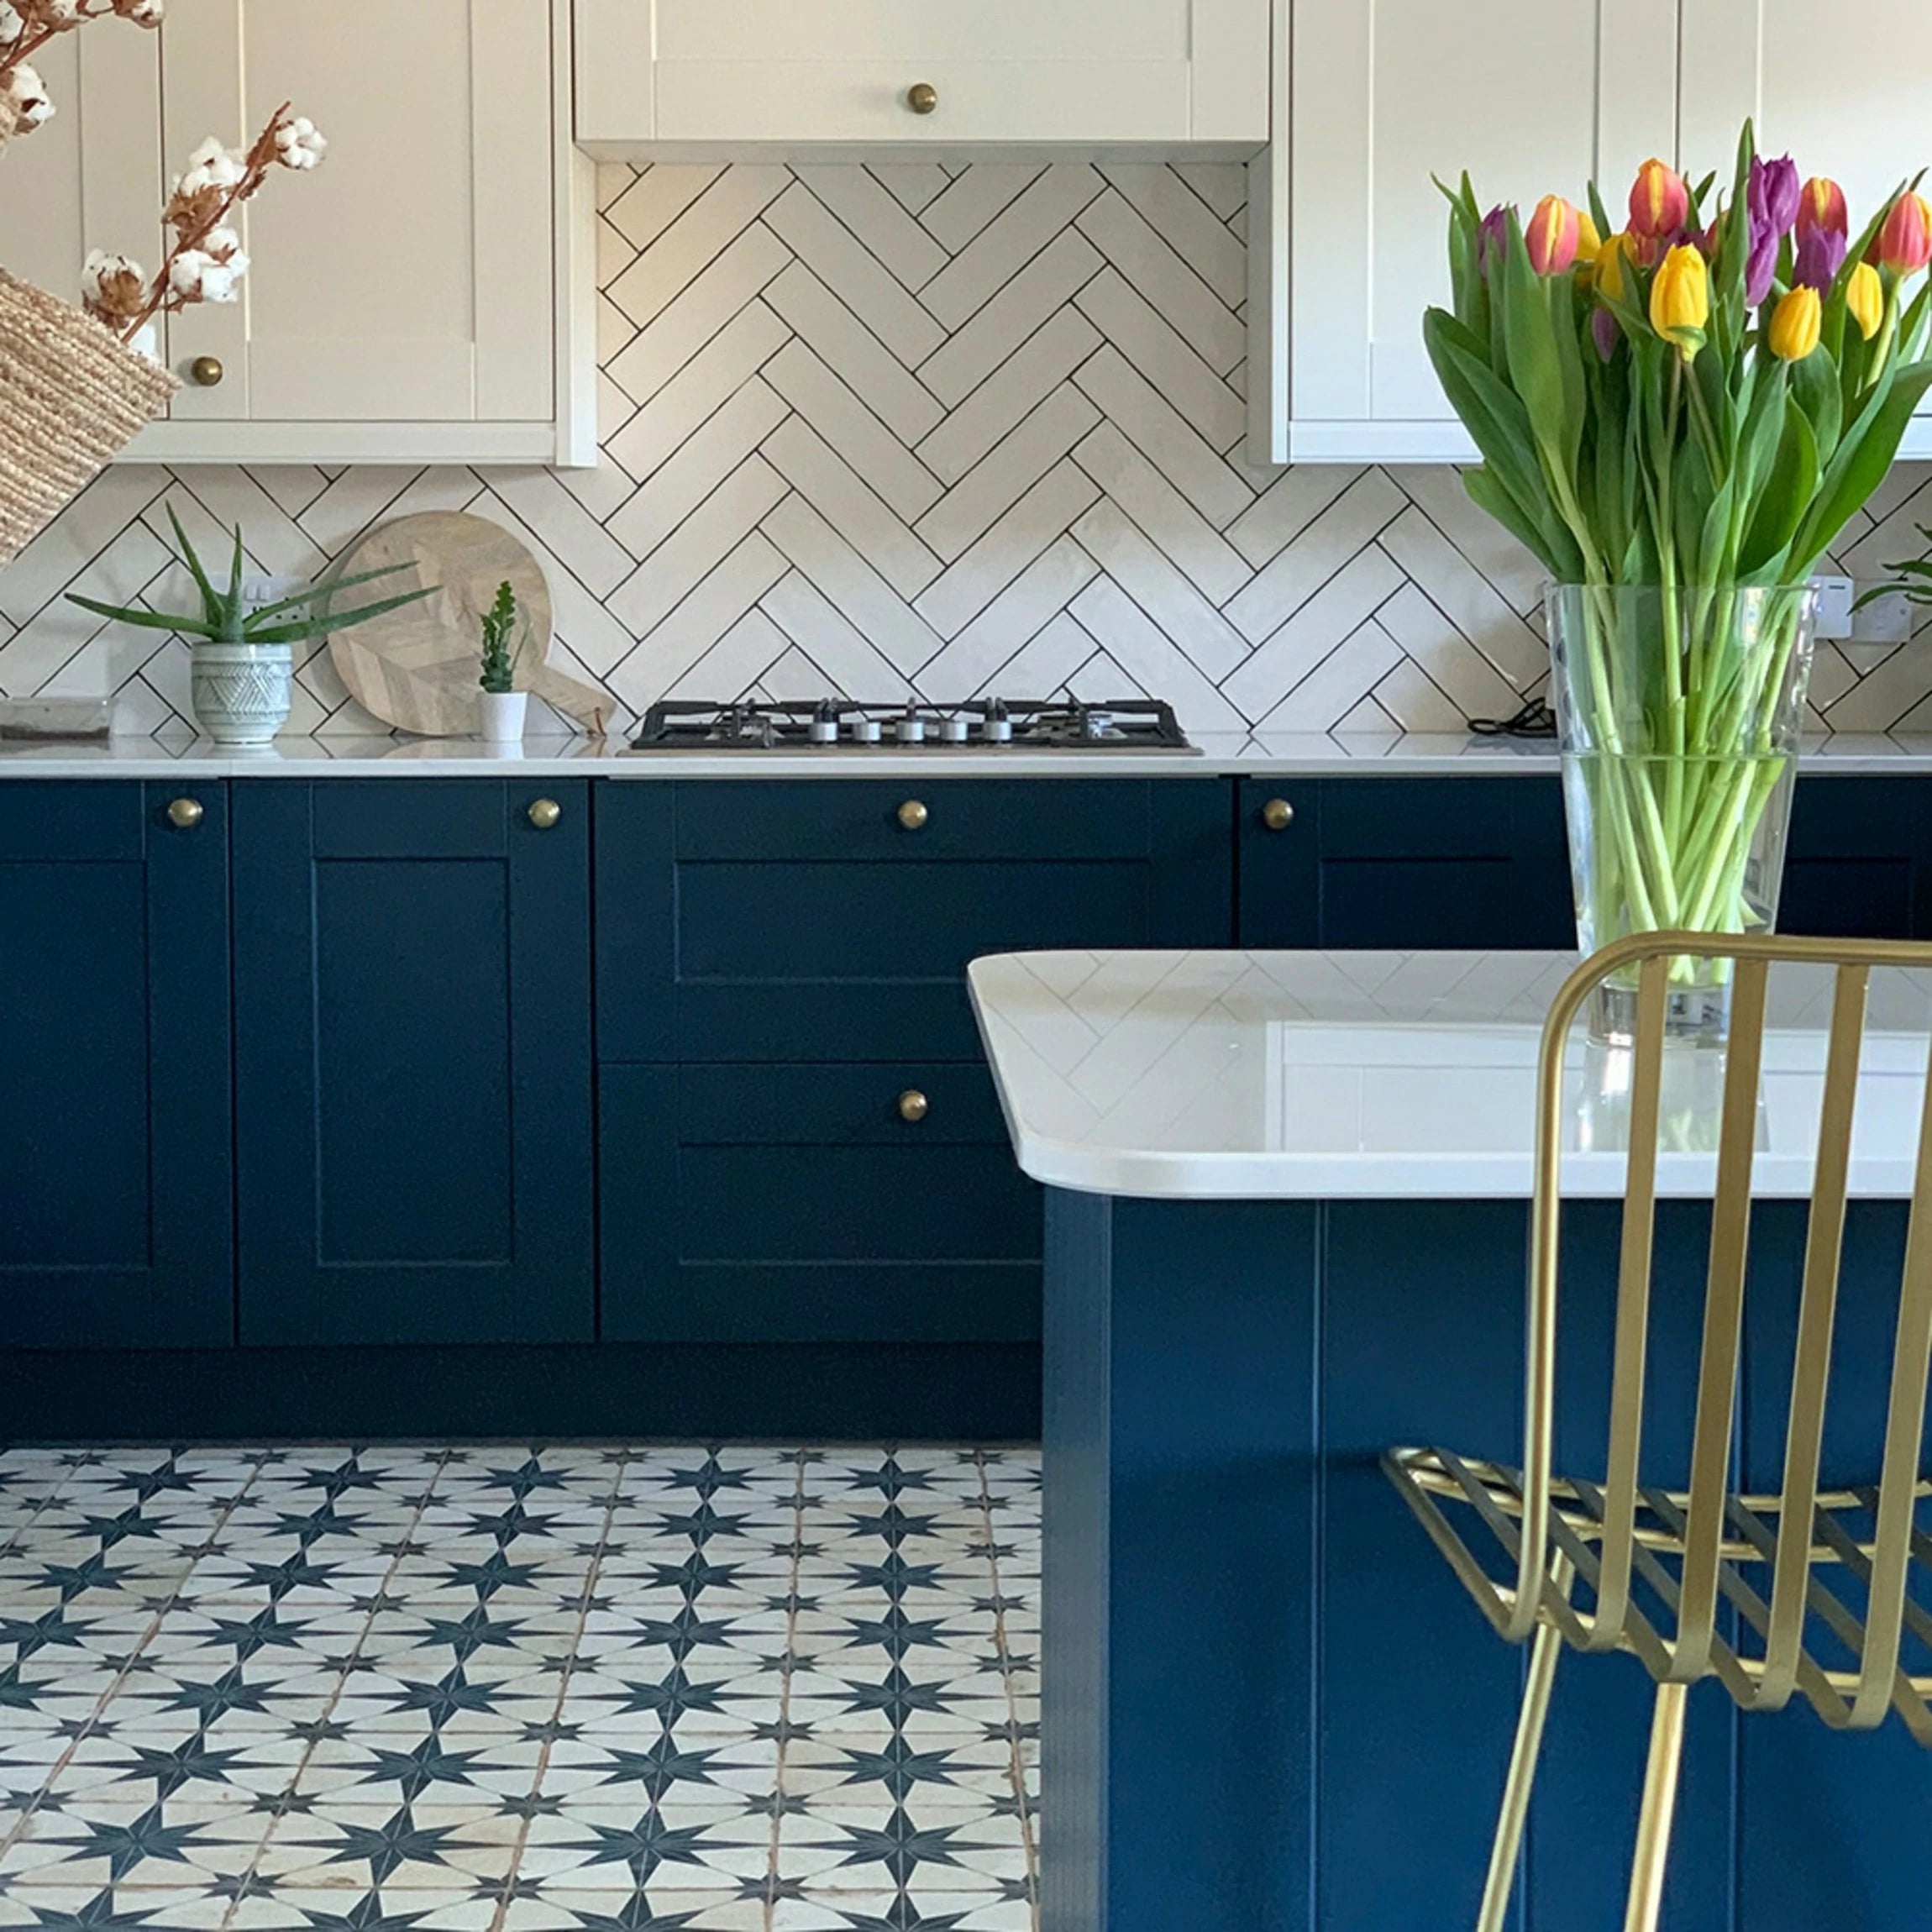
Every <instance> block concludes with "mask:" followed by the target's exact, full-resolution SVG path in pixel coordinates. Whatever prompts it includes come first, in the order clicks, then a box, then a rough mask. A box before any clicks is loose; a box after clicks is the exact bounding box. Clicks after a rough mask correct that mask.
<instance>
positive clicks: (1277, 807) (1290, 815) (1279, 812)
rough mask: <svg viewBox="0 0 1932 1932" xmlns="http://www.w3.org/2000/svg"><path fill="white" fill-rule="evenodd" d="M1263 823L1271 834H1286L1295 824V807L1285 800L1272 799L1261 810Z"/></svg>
mask: <svg viewBox="0 0 1932 1932" xmlns="http://www.w3.org/2000/svg"><path fill="white" fill-rule="evenodd" d="M1261 822H1262V823H1263V825H1265V826H1266V827H1268V830H1269V831H1270V832H1286V831H1287V830H1288V828H1289V826H1291V825H1293V824H1294V806H1292V805H1290V804H1289V802H1288V801H1287V800H1286V799H1285V798H1271V799H1270V800H1269V801H1268V803H1267V804H1266V805H1264V806H1263V807H1262V808H1261Z"/></svg>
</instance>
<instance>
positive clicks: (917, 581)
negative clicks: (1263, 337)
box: [0, 164, 1932, 737]
mask: <svg viewBox="0 0 1932 1932" xmlns="http://www.w3.org/2000/svg"><path fill="white" fill-rule="evenodd" d="M598 199H599V204H600V207H601V218H600V221H599V227H598V236H599V242H600V246H601V260H600V263H599V272H598V277H597V279H598V283H599V286H600V288H601V293H600V295H599V297H598V317H599V334H600V344H599V361H600V363H601V371H602V374H601V391H600V393H601V436H602V442H603V459H602V461H601V465H600V466H599V467H598V468H597V469H596V470H589V471H577V472H571V471H556V472H553V471H550V470H543V469H497V468H478V469H466V468H430V469H425V470H409V469H397V468H390V467H378V466H358V467H355V468H351V469H347V470H343V469H332V468H326V467H323V468H318V467H308V466H292V467H272V468H254V469H239V468H192V469H189V468H184V469H182V470H180V471H179V472H178V473H176V472H170V471H168V470H163V469H159V468H152V467H136V466H131V465H129V466H121V467H118V468H116V469H114V470H110V471H109V472H108V474H107V475H105V476H103V477H102V479H101V480H99V481H98V482H97V483H96V484H95V485H94V486H92V488H91V489H90V490H89V491H87V493H86V495H85V496H82V497H81V499H80V500H79V501H77V502H76V503H75V504H74V505H73V506H72V507H71V508H70V509H69V510H68V511H67V512H66V513H65V514H64V515H63V516H62V517H61V518H60V520H59V522H57V523H55V525H54V527H53V528H50V530H48V531H47V532H46V533H45V534H43V536H42V537H41V538H39V540H38V541H37V542H36V543H34V544H33V545H32V546H31V547H30V548H29V549H28V550H27V551H26V552H25V553H24V554H23V555H22V556H21V557H20V558H19V559H18V560H17V561H16V562H15V563H14V564H13V565H12V566H11V567H10V568H8V570H5V571H4V572H0V692H3V693H4V694H6V695H8V696H26V695H29V694H33V693H36V692H41V691H50V690H58V691H72V692H85V693H89V694H98V693H101V692H103V691H118V692H120V693H121V694H122V696H123V711H122V717H121V724H122V727H123V729H130V728H131V729H135V730H152V731H158V732H162V733H163V734H164V735H166V736H170V737H173V736H177V735H181V734H185V733H186V732H187V731H188V730H189V729H190V727H189V726H188V724H187V722H186V720H187V718H188V717H189V707H188V668H187V654H186V648H185V647H184V646H183V645H182V644H181V643H180V642H179V640H176V639H173V638H163V639H162V640H161V642H160V644H159V646H158V647H157V645H156V643H155V633H147V632H135V631H131V630H129V629H128V628H127V627H122V626H114V625H108V626H106V627H102V626H101V625H99V624H98V623H97V622H96V620H94V619H93V618H92V617H87V615H86V614H85V613H83V612H81V611H79V610H77V609H76V608H75V607H74V606H72V605H70V604H68V603H66V602H65V601H64V598H63V593H64V592H66V591H69V590H85V591H88V592H91V593H92V595H94V596H97V597H107V598H111V599H114V600H118V601H133V600H136V599H139V600H144V601H147V602H148V603H150V604H151V605H153V606H155V607H157V608H169V607H181V599H182V596H183V594H184V591H186V585H185V584H184V583H182V582H179V581H176V573H175V571H174V568H173V566H171V564H170V563H169V560H168V557H167V554H166V552H165V549H163V546H162V543H161V535H162V533H164V532H165V529H166V528H167V526H166V519H165V512H164V505H165V503H167V502H172V503H173V504H174V505H175V506H176V509H177V510H178V511H179V512H181V516H182V518H183V521H184V522H186V523H187V525H188V526H189V528H190V529H191V531H192V533H193V534H194V535H195V537H196V539H197V543H200V542H202V541H203V540H204V539H205V540H206V541H207V543H209V544H210V545H218V543H220V540H221V538H220V533H219V529H218V526H221V525H226V524H233V523H234V522H237V521H239V522H241V523H242V524H243V526H244V529H245V531H246V534H247V538H248V544H249V551H250V553H251V554H252V556H253V558H254V560H255V563H256V564H257V565H258V566H259V567H260V568H261V569H263V570H270V571H276V572H285V573H292V574H298V575H312V574H313V573H314V572H316V571H318V570H320V569H321V568H322V567H323V565H324V564H326V563H327V562H328V559H331V558H332V557H333V556H335V555H336V554H339V552H340V551H341V550H342V549H344V546H345V545H347V544H348V543H350V542H351V541H352V540H353V539H354V538H356V537H357V536H358V535H359V534H360V533H361V532H362V531H364V530H365V528H368V527H369V526H370V524H372V523H375V522H381V521H384V520H386V519H387V518H389V517H394V516H399V515H402V514H403V513H405V512H409V511H412V510H422V509H431V508H436V509H458V508H461V509H468V510H471V511H474V512H477V513H478V514H480V515H482V516H486V517H492V518H494V519H496V521H498V522H501V523H504V524H506V525H507V526H508V527H509V528H512V530H515V531H516V532H517V533H518V534H519V535H521V536H522V538H524V539H525V540H526V541H527V542H528V543H530V544H531V545H532V546H533V548H534V549H536V550H537V552H538V554H539V555H540V556H541V557H542V558H543V560H544V564H545V568H546V570H547V571H548V574H549V580H550V585H551V590H552V592H553V596H554V602H555V606H556V635H557V640H558V641H557V643H556V645H555V646H554V650H553V655H554V658H555V659H556V660H557V661H558V662H559V663H561V664H565V665H566V666H570V664H571V661H572V660H575V668H576V669H580V671H581V672H582V674H583V675H585V676H586V677H588V678H590V679H591V680H594V681H596V682H598V683H601V684H602V685H605V686H606V688H607V689H608V690H610V691H611V692H612V695H613V696H615V697H616V699H617V701H618V704H617V716H618V718H619V720H620V722H625V723H627V722H629V721H630V720H631V719H632V718H633V717H635V715H636V714H638V712H640V711H642V710H643V707H644V706H646V705H647V704H648V703H649V702H651V701H652V700H654V699H655V698H657V697H659V696H665V695H667V694H669V695H675V696H699V697H705V698H717V699H724V698H732V697H737V696H742V695H744V694H746V693H762V694H764V695H766V696H790V697H796V696H816V695H817V694H818V693H820V692H822V691H824V690H837V691H839V692H842V693H843V694H845V695H847V696H853V697H857V698H864V699H870V700H874V701H895V700H899V699H902V698H905V697H908V696H913V695H917V696H921V697H924V698H927V699H930V700H932V701H935V702H940V703H943V702H946V701H952V700H958V699H961V698H965V697H968V696H972V695H973V694H974V693H977V692H981V691H986V690H1000V691H1001V692H1003V693H1005V694H1006V695H1008V696H1051V695H1054V694H1057V693H1059V692H1062V691H1071V692H1073V693H1074V694H1076V695H1078V696H1087V697H1113V696H1124V695H1127V694H1130V693H1131V692H1134V691H1144V692H1147V693H1149V694H1151V695H1155V696H1164V697H1168V698H1169V699H1171V700H1172V701H1173V702H1174V704H1175V706H1176V707H1177V709H1178V710H1179V713H1180V716H1181V718H1182V720H1183V722H1184V723H1185V724H1186V725H1187V726H1189V727H1190V728H1191V729H1193V730H1194V731H1196V732H1203V731H1218V730H1227V729H1235V728H1240V727H1245V726H1249V725H1265V726H1267V727H1269V728H1271V729H1288V730H1313V731H1341V732H1347V731H1353V730H1375V731H1387V730H1389V729H1391V728H1394V727H1401V728H1405V729H1409V730H1416V731H1431V730H1444V729H1454V728H1456V727H1458V726H1459V725H1460V724H1461V723H1462V721H1463V720H1464V719H1465V718H1467V717H1471V716H1478V717H1493V716H1496V715H1499V714H1506V713H1508V712H1509V711H1514V710H1515V708H1516V706H1518V705H1519V704H1520V702H1521V701H1522V698H1523V697H1524V696H1525V695H1527V694H1529V693H1530V692H1532V691H1534V690H1537V689H1539V688H1540V687H1541V683H1542V681H1543V679H1544V676H1545V674H1546V654H1545V650H1544V646H1543V643H1542V640H1541V633H1540V618H1539V616H1538V613H1537V607H1536V606H1537V602H1538V596H1539V582H1538V573H1537V570H1536V566H1535V565H1534V564H1533V563H1532V562H1531V561H1530V559H1529V558H1528V557H1527V556H1526V555H1525V554H1523V553H1522V552H1521V551H1520V550H1519V549H1516V548H1515V545H1514V544H1513V543H1511V542H1510V541H1509V539H1508V538H1505V537H1504V535H1503V534H1502V533H1500V532H1499V530H1497V529H1496V528H1495V527H1494V525H1492V524H1491V523H1490V522H1488V520H1487V519H1486V518H1484V517H1482V516H1481V515H1479V514H1478V512H1476V511H1475V510H1474V509H1473V507H1471V505H1470V504H1469V502H1468V501H1467V498H1466V497H1465V496H1464V495H1463V493H1462V486H1461V485H1460V483H1459V481H1458V480H1457V476H1456V475H1455V473H1454V472H1453V471H1452V470H1446V469H1430V468H1415V469H1353V468H1347V467H1341V466H1301V467H1297V468H1294V469H1291V470H1257V469H1255V468H1253V467H1251V466H1250V465H1248V464H1247V462H1245V461H1244V459H1243V456H1242V440H1243V435H1244V432H1245V427H1246V425H1245V419H1244V405H1243V401H1242V379H1243V375H1244V374H1245V366H1246V365H1245V357H1246V351H1247V324H1246V281H1247V251H1246V247H1245V244H1244V241H1243V222H1244V217H1245V213H1246V177H1245V175H1244V173H1243V171H1242V170H1241V169H1239V168H1235V167H1222V166H1179V167H1161V166H1152V165H1143V166H1121V167H1115V166H1103V167H1089V166H1086V165H1061V166H1055V167H1048V168H1037V167H1018V166H1001V165H974V166H970V167H948V166H942V165H937V164H921V165H908V166H902V167H883V166H881V167H874V168H861V167H857V166H853V165H842V166H825V167H799V168H795V169H787V168H780V167H757V166H741V167H727V168H718V167H696V166H661V167H654V168H649V169H646V170H643V171H638V170H634V169H631V168H628V167H610V168H606V169H604V170H602V171H601V173H600V176H599V196H598ZM1929 482H1932V471H1928V470H1924V469H1923V468H1918V467H1912V468H1907V467H1904V466H1902V467H1901V468H1900V469H1899V470H1898V471H1897V472H1896V473H1895V474H1894V475H1893V477H1892V478H1890V479H1889V480H1887V484H1886V485H1885V486H1884V487H1883V488H1882V491H1880V493H1879V496H1878V498H1877V501H1875V503H1874V505H1873V508H1874V511H1875V512H1877V514H1876V515H1875V516H1871V517H1861V519H1860V522H1859V523H1858V526H1857V528H1856V533H1855V536H1854V540H1852V541H1851V542H1850V543H1848V544H1847V546H1846V549H1845V553H1844V554H1843V556H1842V558H1841V559H1840V561H1841V564H1842V565H1843V567H1844V568H1845V569H1846V570H1848V571H1849V572H1850V573H1851V574H1852V575H1863V576H1872V575H1879V574H1881V573H1882V570H1883V567H1884V566H1885V565H1886V564H1890V563H1892V562H1894V561H1896V560H1897V559H1898V558H1899V557H1900V556H1904V555H1914V554H1917V553H1918V551H1919V549H1920V548H1922V546H1921V544H1920V543H1919V538H1918V537H1917V533H1916V532H1915V530H1914V523H1915V522H1919V521H1932V487H1929ZM299 684H300V691H299V694H298V697H297V711H296V713H295V716H294V717H293V719H292V720H291V726H290V728H291V730H294V731H307V732H361V731H368V730H370V729H375V728H381V727H375V725H374V723H373V721H371V720H370V718H369V717H368V716H367V714H366V713H365V712H363V711H361V710H360V707H359V706H357V705H356V704H355V703H354V701H352V700H350V699H349V696H348V695H347V693H346V692H345V691H344V689H343V687H342V685H341V683H340V682H339V680H338V679H337V678H336V677H335V675H334V673H333V669H332V668H331V666H330V664H329V662H328V654H327V652H326V651H323V652H322V653H320V654H317V655H316V656H314V657H312V659H310V661H309V662H308V663H307V664H306V665H305V666H303V667H302V669H301V671H300V674H299ZM1814 703H1815V705H1816V706H1817V708H1818V710H1819V712H1820V714H1821V716H1822V718H1823V720H1824V722H1825V723H1826V724H1828V725H1829V726H1830V728H1832V729H1834V730H1840V731H1847V730H1849V731H1861V732H1866V731H1878V730H1885V729H1889V728H1893V727H1902V726H1903V727H1908V728H1911V727H1917V728H1932V649H1929V648H1928V642H1927V640H1926V639H1924V638H1919V639H1916V640H1914V642H1913V643H1908V644H1905V645H1901V646H1873V645H1856V644H1847V645H1843V646H1827V647H1825V648H1823V649H1822V650H1821V652H1820V654H1819V668H1818V671H1817V674H1816V680H1815V684H1814Z"/></svg>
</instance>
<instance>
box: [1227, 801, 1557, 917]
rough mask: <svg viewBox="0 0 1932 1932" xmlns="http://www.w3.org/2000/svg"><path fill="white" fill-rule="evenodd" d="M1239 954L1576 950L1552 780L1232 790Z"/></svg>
mask: <svg viewBox="0 0 1932 1932" xmlns="http://www.w3.org/2000/svg"><path fill="white" fill-rule="evenodd" d="M1236 820H1237V827H1238V840H1239V853H1240V877H1241V943H1242V945H1244V946H1253V947H1284V948H1294V947H1306V946H1328V947H1336V948H1350V947H1359V948H1381V947H1389V948H1471V949H1475V948H1483V947H1497V946H1502V947H1522V948H1545V947H1547V948H1567V947H1571V946H1574V945H1575V944H1576V942H1577V935H1576V920H1575V915H1574V911H1573V903H1572V895H1571V886H1570V872H1569V858H1568V853H1567V846H1566V844H1565V842H1564V835H1563V801H1562V787H1561V786H1560V785H1559V784H1558V782H1557V780H1556V779H1555V778H1554V777H1548V776H1540V777H1536V778H1487V777H1485V778H1443V779H1399V778H1394V779H1392V778H1352V779H1331V780H1322V781H1320V782H1315V783H1295V782H1290V781H1285V780H1273V779H1245V780H1242V782H1241V785H1240V788H1239V795H1238V800H1237V804H1236Z"/></svg>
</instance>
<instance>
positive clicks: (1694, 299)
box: [1651, 242, 1710, 362]
mask: <svg viewBox="0 0 1932 1932" xmlns="http://www.w3.org/2000/svg"><path fill="white" fill-rule="evenodd" d="M1709 320H1710V270H1709V269H1708V268H1707V267H1706V266H1705V265H1704V257H1703V256H1702V255H1699V254H1698V251H1697V250H1696V249H1694V248H1692V247H1691V246H1689V244H1688V243H1681V242H1680V243H1679V244H1677V247H1675V248H1673V249H1672V250H1671V251H1670V253H1669V254H1668V255H1666V256H1665V257H1664V259H1663V261H1662V265H1660V266H1659V268H1658V270H1657V272H1656V277H1655V279H1654V280H1653V281H1651V328H1654V329H1655V330H1656V332H1657V333H1658V334H1659V335H1661V336H1662V337H1663V338H1664V339H1666V340H1667V341H1669V342H1674V343H1675V344H1677V349H1678V350H1679V351H1680V353H1681V354H1683V359H1684V360H1685V361H1686V362H1688V361H1689V360H1691V359H1692V357H1693V356H1694V355H1695V354H1697V352H1698V349H1699V348H1700V347H1701V346H1702V332H1703V329H1704V324H1705V323H1707V322H1709ZM1693 332H1694V333H1693Z"/></svg>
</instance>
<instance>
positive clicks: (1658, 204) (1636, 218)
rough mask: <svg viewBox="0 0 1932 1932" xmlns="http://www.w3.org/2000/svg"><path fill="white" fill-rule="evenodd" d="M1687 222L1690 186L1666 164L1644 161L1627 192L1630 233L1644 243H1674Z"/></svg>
mask: <svg viewBox="0 0 1932 1932" xmlns="http://www.w3.org/2000/svg"><path fill="white" fill-rule="evenodd" d="M1689 219H1690V187H1689V184H1688V182H1686V181H1685V180H1684V178H1683V176H1682V175H1680V174H1679V173H1678V172H1677V170H1676V169H1675V168H1673V167H1671V166H1670V165H1667V163H1665V162H1663V161H1659V160H1648V161H1646V162H1645V163H1644V165H1642V166H1641V168H1639V169H1638V170H1637V178H1636V183H1635V186H1633V187H1632V188H1631V190H1630V233H1631V234H1636V235H1641V236H1642V237H1643V238H1644V239H1646V241H1669V240H1674V239H1676V237H1677V234H1679V233H1680V232H1681V230H1682V229H1683V225H1684V223H1686V222H1687V221H1688V220H1689Z"/></svg>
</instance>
